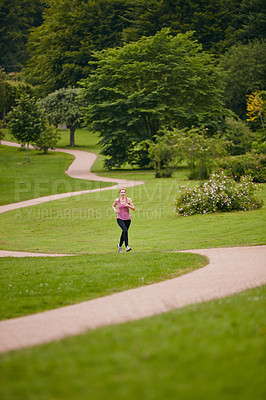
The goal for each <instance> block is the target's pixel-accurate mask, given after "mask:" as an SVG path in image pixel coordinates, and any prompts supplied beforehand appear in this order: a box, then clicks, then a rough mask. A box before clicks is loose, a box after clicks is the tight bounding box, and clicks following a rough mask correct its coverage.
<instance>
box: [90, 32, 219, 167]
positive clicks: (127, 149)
mask: <svg viewBox="0 0 266 400" xmlns="http://www.w3.org/2000/svg"><path fill="white" fill-rule="evenodd" d="M94 56H95V58H96V60H97V61H96V62H95V63H93V65H95V67H97V68H96V69H95V71H94V72H93V73H92V74H91V75H90V76H89V77H88V78H87V79H85V80H83V81H82V85H83V87H84V91H83V92H82V94H83V99H84V101H85V103H86V104H87V106H86V109H85V121H86V123H87V124H88V125H89V126H90V128H91V129H92V130H95V131H98V132H100V135H101V137H102V140H101V145H102V146H103V151H102V153H103V154H104V155H105V156H107V160H106V166H107V167H114V166H120V165H122V164H124V163H125V162H129V163H130V164H132V163H134V160H135V158H136V156H137V154H138V151H137V149H136V145H137V144H138V143H139V142H142V141H143V140H147V139H149V140H153V137H154V136H155V135H157V134H158V132H159V131H160V130H161V128H162V126H172V125H175V126H176V125H181V126H192V125H193V124H200V123H203V122H204V123H207V122H208V121H212V120H219V118H220V117H221V114H222V113H223V112H224V109H223V106H222V101H221V93H222V87H221V71H220V70H219V69H217V68H216V67H215V66H214V64H213V62H212V59H211V57H210V56H209V55H208V54H206V53H204V52H202V51H201V46H200V45H199V44H198V43H197V42H196V41H194V40H192V33H191V32H188V33H186V34H178V35H176V36H172V35H170V34H169V30H168V29H163V30H162V31H161V32H158V33H157V34H156V35H155V36H153V37H144V38H142V39H140V40H139V41H138V42H135V43H130V44H126V45H124V46H123V47H120V48H116V49H108V50H104V51H102V52H96V53H95V54H94Z"/></svg>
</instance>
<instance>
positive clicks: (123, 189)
mask: <svg viewBox="0 0 266 400" xmlns="http://www.w3.org/2000/svg"><path fill="white" fill-rule="evenodd" d="M121 190H124V191H125V192H126V191H127V189H125V188H121V189H119V193H120V192H121Z"/></svg>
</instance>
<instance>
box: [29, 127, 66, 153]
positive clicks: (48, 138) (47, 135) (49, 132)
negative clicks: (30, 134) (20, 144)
mask: <svg viewBox="0 0 266 400" xmlns="http://www.w3.org/2000/svg"><path fill="white" fill-rule="evenodd" d="M60 139H61V135H60V133H59V132H58V130H57V129H56V128H55V127H54V126H47V127H46V129H45V130H43V131H42V132H41V134H40V136H39V137H38V139H37V140H36V142H35V148H36V149H38V150H42V151H43V152H44V153H47V151H48V149H52V150H53V149H55V147H56V145H57V142H58V141H59V140H60Z"/></svg>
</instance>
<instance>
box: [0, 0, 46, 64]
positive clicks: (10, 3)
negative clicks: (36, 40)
mask: <svg viewBox="0 0 266 400" xmlns="http://www.w3.org/2000/svg"><path fill="white" fill-rule="evenodd" d="M43 8H44V3H43V1H41V0H1V1H0V21H1V26H0V65H1V66H2V67H5V69H6V70H7V71H8V72H10V71H18V70H20V69H21V67H23V66H24V64H25V61H26V59H27V53H26V42H27V39H28V37H29V34H30V29H31V28H32V27H35V26H38V25H40V24H41V21H42V17H41V13H42V10H43Z"/></svg>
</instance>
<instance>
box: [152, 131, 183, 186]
mask: <svg viewBox="0 0 266 400" xmlns="http://www.w3.org/2000/svg"><path fill="white" fill-rule="evenodd" d="M154 139H156V141H151V140H147V141H146V142H144V143H145V144H147V145H148V154H149V157H150V160H151V165H153V167H154V169H155V176H156V178H162V177H167V178H169V177H171V176H172V174H173V171H174V168H175V167H176V166H177V164H178V163H179V162H180V161H181V160H182V156H180V151H179V149H178V148H177V141H176V135H175V134H174V133H173V131H168V130H166V129H164V130H163V131H162V135H161V136H159V135H156V136H155V137H154Z"/></svg>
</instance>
